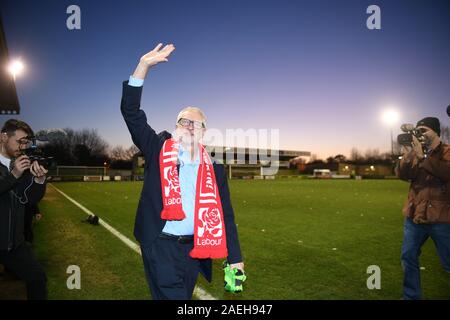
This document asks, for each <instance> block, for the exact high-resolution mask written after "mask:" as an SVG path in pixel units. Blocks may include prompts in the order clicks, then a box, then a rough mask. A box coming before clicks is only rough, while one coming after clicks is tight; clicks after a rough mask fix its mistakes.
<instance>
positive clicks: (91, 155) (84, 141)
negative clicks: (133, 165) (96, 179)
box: [40, 128, 108, 166]
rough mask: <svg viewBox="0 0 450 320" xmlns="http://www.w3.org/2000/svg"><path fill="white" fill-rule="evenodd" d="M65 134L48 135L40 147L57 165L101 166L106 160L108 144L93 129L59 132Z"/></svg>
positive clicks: (69, 129) (68, 129) (67, 129)
mask: <svg viewBox="0 0 450 320" xmlns="http://www.w3.org/2000/svg"><path fill="white" fill-rule="evenodd" d="M60 131H61V132H64V133H65V134H58V135H49V136H48V141H47V142H44V143H43V145H42V146H40V147H41V149H42V150H43V152H44V154H46V155H48V156H53V157H54V158H55V160H56V162H57V163H58V165H83V166H103V164H104V162H105V161H106V160H107V159H108V153H107V149H108V143H107V142H106V141H105V140H104V139H103V138H102V137H101V136H100V135H99V134H98V132H97V130H95V129H83V130H80V131H75V130H73V129H71V128H66V129H64V130H60Z"/></svg>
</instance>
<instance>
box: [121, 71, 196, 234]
mask: <svg viewBox="0 0 450 320" xmlns="http://www.w3.org/2000/svg"><path fill="white" fill-rule="evenodd" d="M128 85H130V86H133V87H141V86H143V85H144V80H142V79H137V78H133V76H130V80H129V81H128ZM178 161H179V164H180V172H178V177H179V182H180V191H181V203H182V206H183V211H184V213H185V214H186V218H185V219H184V220H181V221H167V222H166V224H165V225H164V228H163V232H165V233H170V234H173V235H179V236H181V235H193V234H194V211H195V195H196V186H197V173H198V167H199V162H200V161H199V154H198V152H197V155H196V157H195V160H194V162H192V161H191V154H190V152H189V151H187V150H184V149H183V147H182V146H181V145H180V147H179V149H178Z"/></svg>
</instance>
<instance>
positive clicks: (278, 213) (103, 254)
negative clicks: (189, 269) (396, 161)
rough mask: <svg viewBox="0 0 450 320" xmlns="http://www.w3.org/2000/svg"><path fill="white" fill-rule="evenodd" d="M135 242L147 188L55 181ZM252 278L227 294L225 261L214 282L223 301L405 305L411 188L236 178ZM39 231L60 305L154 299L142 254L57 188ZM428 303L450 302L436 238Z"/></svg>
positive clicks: (427, 255) (426, 274)
mask: <svg viewBox="0 0 450 320" xmlns="http://www.w3.org/2000/svg"><path fill="white" fill-rule="evenodd" d="M55 186H57V187H58V188H60V189H61V190H62V191H63V192H65V193H66V194H67V195H69V196H70V197H72V198H74V199H75V200H76V201H78V202H79V203H81V204H82V205H83V206H85V207H86V208H88V209H89V210H91V211H92V212H94V213H95V214H97V215H98V216H100V217H101V218H102V219H104V220H105V221H106V222H108V223H109V224H110V225H112V226H113V227H114V228H116V229H117V230H119V231H120V232H121V233H123V234H124V235H125V236H127V237H128V238H130V239H132V240H133V241H135V239H134V237H133V225H134V218H135V212H136V207H137V203H138V199H139V196H140V191H141V188H142V183H139V182H98V183H97V182H91V183H82V182H79V183H78V182H71V183H57V184H55ZM230 190H231V197H232V202H233V207H234V210H235V215H236V223H237V225H238V231H239V237H240V242H241V249H242V252H243V255H244V260H245V265H246V273H247V275H248V279H247V281H246V283H245V284H244V292H242V293H240V294H230V293H225V292H224V290H223V272H222V270H221V263H222V261H215V262H214V279H213V283H211V284H208V283H207V282H206V281H205V280H204V279H203V278H200V277H199V281H198V284H199V285H200V286H201V287H202V288H203V289H205V290H206V291H207V292H209V293H210V294H211V295H213V296H214V297H216V298H219V299H394V300H397V299H400V297H401V292H402V277H403V272H402V269H401V265H400V250H401V243H402V236H403V225H402V224H403V217H402V215H401V207H402V204H403V202H404V200H405V198H406V194H407V190H408V184H407V183H405V182H402V181H398V180H362V181H355V180H352V181H349V180H342V181H335V180H320V181H319V180H297V179H286V180H283V179H282V180H271V181H269V180H266V181H264V180H261V181H257V180H255V181H253V180H252V181H246V180H232V181H230ZM41 210H42V211H43V213H44V218H43V220H42V221H40V222H39V223H37V224H36V226H35V233H36V239H35V245H34V246H35V250H36V254H37V256H38V258H39V259H40V260H41V261H42V264H43V265H44V267H45V268H46V270H47V273H48V278H49V295H50V296H49V297H50V298H51V299H150V294H149V291H148V288H147V284H146V282H145V277H144V271H143V265H142V261H141V257H140V256H139V255H138V254H136V253H135V252H133V251H132V250H131V249H129V248H128V247H127V246H125V245H124V244H123V243H122V242H120V240H118V239H117V238H115V237H114V236H113V235H112V234H110V233H109V232H108V231H107V230H105V229H104V228H103V227H100V226H99V227H95V226H92V225H89V224H87V223H82V222H81V221H82V220H83V219H84V218H85V217H86V214H85V213H84V212H82V211H81V210H80V209H79V208H77V207H76V206H75V205H73V204H72V203H71V202H69V201H68V200H67V199H65V198H64V197H62V196H61V195H60V194H59V193H57V192H56V191H55V190H54V189H53V188H52V187H51V186H48V191H47V195H46V197H45V198H44V200H43V201H42V202H41ZM71 264H75V265H78V266H80V268H81V290H68V289H67V287H66V279H67V277H68V276H69V275H68V274H67V273H66V269H67V267H68V266H69V265H71ZM370 265H377V266H379V267H380V268H381V289H380V290H376V289H375V290H369V289H368V288H367V286H366V281H367V278H368V277H369V274H367V267H368V266H370ZM421 265H422V267H423V268H424V269H423V270H422V287H423V293H424V298H426V299H449V298H450V276H449V275H448V274H447V273H446V272H445V271H444V270H443V268H442V267H441V265H440V263H439V259H438V257H437V254H436V250H435V248H434V244H433V243H432V240H431V239H430V240H428V242H427V243H426V244H425V246H424V247H423V253H422V256H421Z"/></svg>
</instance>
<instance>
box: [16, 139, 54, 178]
mask: <svg viewBox="0 0 450 320" xmlns="http://www.w3.org/2000/svg"><path fill="white" fill-rule="evenodd" d="M27 139H28V140H29V141H30V142H31V144H30V146H29V147H28V148H26V149H23V150H21V151H22V155H26V156H27V157H28V158H29V159H30V162H34V161H37V162H38V163H39V165H41V166H43V167H44V168H45V169H47V170H53V169H56V166H57V164H56V160H55V159H54V158H53V157H48V156H45V155H44V154H43V152H42V150H41V149H39V148H38V146H37V144H36V140H37V139H36V137H27Z"/></svg>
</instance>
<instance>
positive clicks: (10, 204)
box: [0, 163, 46, 250]
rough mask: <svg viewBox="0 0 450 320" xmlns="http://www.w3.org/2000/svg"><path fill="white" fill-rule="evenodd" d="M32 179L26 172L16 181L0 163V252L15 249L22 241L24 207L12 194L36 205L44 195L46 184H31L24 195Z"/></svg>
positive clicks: (28, 172)
mask: <svg viewBox="0 0 450 320" xmlns="http://www.w3.org/2000/svg"><path fill="white" fill-rule="evenodd" d="M31 179H33V177H32V175H31V173H30V171H26V172H24V173H23V174H22V176H21V177H20V178H19V179H16V178H15V177H14V176H13V175H12V174H11V172H10V171H9V169H8V168H7V167H5V166H4V165H3V164H1V163H0V250H8V248H9V249H14V248H17V247H18V246H19V245H21V244H22V243H23V242H24V241H25V238H24V214H25V205H23V204H21V203H20V202H19V201H18V200H17V198H16V196H14V195H13V192H14V193H15V194H16V195H17V196H19V197H21V198H23V199H24V200H25V199H28V203H30V204H36V203H38V202H39V201H40V200H41V199H42V197H43V196H44V194H45V188H46V183H44V184H39V183H33V184H32V185H31V187H30V188H29V189H28V190H27V192H26V194H25V189H26V188H27V187H28V186H29V185H30V182H31Z"/></svg>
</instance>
